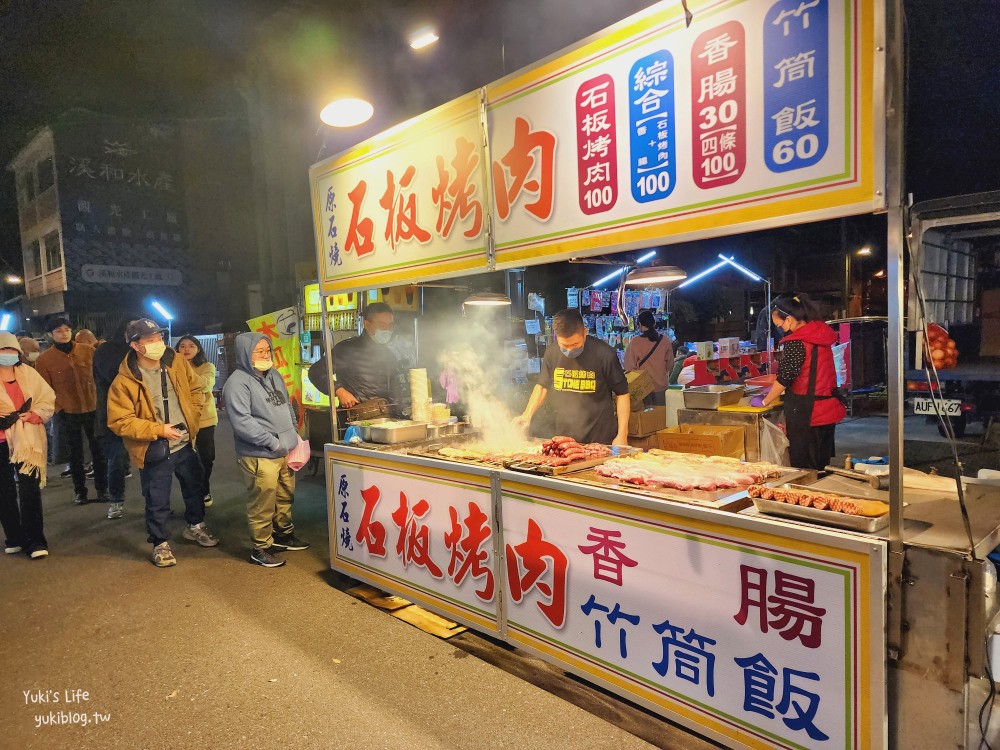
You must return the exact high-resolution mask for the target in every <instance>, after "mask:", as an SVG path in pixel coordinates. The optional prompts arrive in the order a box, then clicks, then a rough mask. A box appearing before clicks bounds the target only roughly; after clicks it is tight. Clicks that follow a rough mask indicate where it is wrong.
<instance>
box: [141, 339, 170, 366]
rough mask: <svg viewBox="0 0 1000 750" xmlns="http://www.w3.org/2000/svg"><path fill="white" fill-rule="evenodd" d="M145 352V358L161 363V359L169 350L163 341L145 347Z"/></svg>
mask: <svg viewBox="0 0 1000 750" xmlns="http://www.w3.org/2000/svg"><path fill="white" fill-rule="evenodd" d="M143 350H144V351H143V356H145V357H146V359H155V360H157V361H159V359H160V358H161V357H162V356H163V353H164V352H165V351H166V350H167V345H166V344H164V343H163V342H162V341H154V342H153V343H151V344H146V345H145V346H143Z"/></svg>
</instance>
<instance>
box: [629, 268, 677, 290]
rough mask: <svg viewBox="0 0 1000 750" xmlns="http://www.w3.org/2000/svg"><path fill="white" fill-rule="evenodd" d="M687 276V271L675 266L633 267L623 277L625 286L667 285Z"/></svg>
mask: <svg viewBox="0 0 1000 750" xmlns="http://www.w3.org/2000/svg"><path fill="white" fill-rule="evenodd" d="M686 278H687V272H686V271H683V270H681V269H680V268H678V267H677V266H649V267H647V268H634V269H632V270H631V271H629V273H628V276H626V277H625V286H653V285H656V286H669V285H672V284H676V283H677V282H679V281H684V279H686Z"/></svg>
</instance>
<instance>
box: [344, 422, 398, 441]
mask: <svg viewBox="0 0 1000 750" xmlns="http://www.w3.org/2000/svg"><path fill="white" fill-rule="evenodd" d="M388 421H390V420H389V417H379V418H376V419H361V420H359V421H357V422H348V423H347V425H348V426H349V427H357V428H358V432H359V433H360V435H361V439H362V440H364V441H365V442H366V443H370V442H371V441H372V427H375V426H376V425H378V424H379V423H380V422H388Z"/></svg>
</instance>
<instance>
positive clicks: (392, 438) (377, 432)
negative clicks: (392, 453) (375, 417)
mask: <svg viewBox="0 0 1000 750" xmlns="http://www.w3.org/2000/svg"><path fill="white" fill-rule="evenodd" d="M388 421H394V422H406V420H388ZM426 437H427V423H426V422H406V424H403V425H402V426H400V427H380V426H379V425H377V424H373V425H372V426H371V441H372V442H373V443H412V442H413V441H415V440H423V439H424V438H426Z"/></svg>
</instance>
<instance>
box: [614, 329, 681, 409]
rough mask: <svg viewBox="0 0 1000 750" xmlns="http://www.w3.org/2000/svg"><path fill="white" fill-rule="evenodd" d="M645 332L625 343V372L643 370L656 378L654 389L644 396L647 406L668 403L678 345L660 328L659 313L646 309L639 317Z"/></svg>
mask: <svg viewBox="0 0 1000 750" xmlns="http://www.w3.org/2000/svg"><path fill="white" fill-rule="evenodd" d="M636 323H637V324H638V326H639V330H640V331H641V334H640V335H639V336H636V337H635V338H633V339H632V340H631V341H629V342H628V346H627V347H625V362H624V364H625V372H626V373H629V372H634V371H636V370H643V371H645V372H646V373H647V374H648V375H649V379H650V380H651V381H652V382H653V392H652V393H650V394H649V395H648V396H646V398H645V399H643V403H645V404H646V406H665V405H666V403H667V394H666V391H667V386H668V385H669V384H670V371H671V369H672V368H673V366H674V348H673V346H671V344H670V339H669V338H668V337H666V336H664V335H663V334H662V333H660V332H659V331H657V330H656V316H655V315H653V311H652V310H643V311H642V312H640V313H639V316H638V317H637V318H636Z"/></svg>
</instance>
